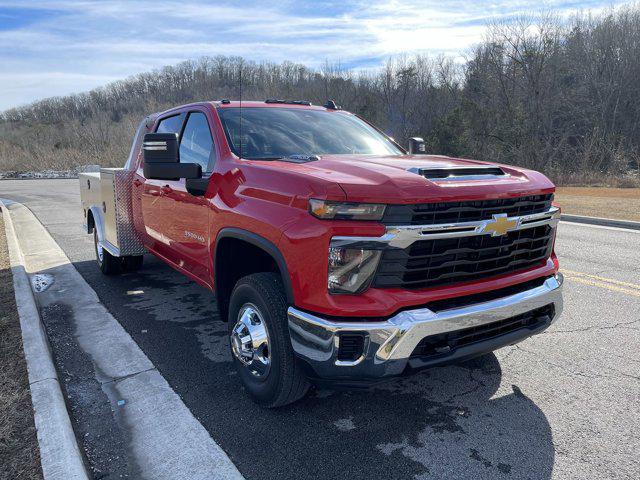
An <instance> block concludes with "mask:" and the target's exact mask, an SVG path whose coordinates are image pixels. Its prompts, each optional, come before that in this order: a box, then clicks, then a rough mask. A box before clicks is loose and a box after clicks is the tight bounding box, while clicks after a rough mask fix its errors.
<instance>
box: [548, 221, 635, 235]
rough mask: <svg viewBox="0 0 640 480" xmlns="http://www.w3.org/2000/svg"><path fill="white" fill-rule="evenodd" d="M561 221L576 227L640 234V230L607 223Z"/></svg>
mask: <svg viewBox="0 0 640 480" xmlns="http://www.w3.org/2000/svg"><path fill="white" fill-rule="evenodd" d="M560 223H562V224H564V225H574V226H576V227H589V228H599V229H602V230H614V231H616V232H626V233H636V234H640V230H633V229H631V228H620V227H607V226H605V225H592V224H590V223H579V222H567V221H565V220H560Z"/></svg>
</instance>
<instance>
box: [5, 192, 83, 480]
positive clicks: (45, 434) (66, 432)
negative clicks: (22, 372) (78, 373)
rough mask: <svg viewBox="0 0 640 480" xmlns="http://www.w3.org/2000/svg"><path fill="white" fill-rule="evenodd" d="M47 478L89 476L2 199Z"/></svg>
mask: <svg viewBox="0 0 640 480" xmlns="http://www.w3.org/2000/svg"><path fill="white" fill-rule="evenodd" d="M0 208H1V209H2V215H3V218H4V223H5V230H6V234H7V244H8V247H9V257H10V262H11V272H12V274H13V288H14V291H15V296H16V305H17V308H18V315H19V317H20V327H21V330H22V343H23V348H24V354H25V359H26V361H27V370H28V372H29V388H30V389H31V402H32V404H33V410H34V420H35V425H36V430H37V436H38V444H39V446H40V463H41V465H42V473H43V476H44V478H45V480H57V479H60V480H66V479H79V480H81V479H88V476H87V471H86V469H85V466H84V462H83V460H82V454H81V453H80V449H79V448H78V443H77V442H76V437H75V434H74V432H73V427H72V425H71V419H70V418H69V413H68V412H67V407H66V404H65V401H64V396H63V395H62V390H61V388H60V384H59V381H58V375H57V373H56V369H55V366H54V364H53V357H52V355H51V348H50V346H49V342H48V340H47V335H46V333H45V331H44V327H43V325H42V322H41V321H40V315H39V313H38V308H37V306H36V302H35V299H34V296H33V291H32V290H31V285H30V283H29V278H28V276H27V273H26V270H25V261H24V257H23V255H22V252H21V250H20V247H19V244H18V239H17V237H16V233H15V229H14V227H13V222H12V220H11V215H10V214H9V210H8V209H7V208H6V206H5V205H4V204H3V203H2V202H1V201H0Z"/></svg>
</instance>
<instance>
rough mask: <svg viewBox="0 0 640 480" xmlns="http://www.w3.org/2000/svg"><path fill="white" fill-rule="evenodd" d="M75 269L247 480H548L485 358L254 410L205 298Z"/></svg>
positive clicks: (511, 391) (146, 273)
mask: <svg viewBox="0 0 640 480" xmlns="http://www.w3.org/2000/svg"><path fill="white" fill-rule="evenodd" d="M74 265H75V267H76V268H77V270H78V271H79V272H80V273H81V275H82V276H83V277H84V278H85V280H86V281H87V282H88V283H89V284H90V285H91V286H92V288H93V289H94V290H95V291H96V293H97V294H98V296H99V297H100V299H101V301H102V302H103V303H104V304H105V306H106V307H107V308H108V309H109V310H110V312H111V313H112V314H113V316H114V317H115V318H116V319H118V321H119V322H120V323H121V324H122V325H123V327H124V328H125V329H126V330H127V332H129V334H130V335H131V336H132V337H133V339H134V340H135V341H136V342H137V343H138V345H139V346H140V347H141V348H142V350H143V351H144V352H145V353H146V355H147V356H148V357H149V358H150V360H151V361H152V362H153V363H154V364H155V366H156V367H157V368H158V370H159V371H160V372H161V373H162V374H163V376H164V377H165V378H166V380H167V381H168V382H169V384H170V385H171V386H172V388H173V389H174V390H175V391H176V392H177V393H178V395H180V397H181V398H182V399H183V401H184V402H185V404H186V405H187V406H188V407H189V409H190V410H191V412H192V413H193V414H194V415H195V417H196V418H197V419H198V420H199V421H200V422H201V423H202V424H203V425H204V427H205V428H206V429H207V430H208V431H209V432H210V434H211V435H212V437H213V438H214V439H215V440H216V442H218V443H219V444H220V446H221V447H222V448H223V449H224V450H225V451H226V452H227V454H228V455H229V456H230V458H231V460H232V461H233V462H234V463H235V464H236V465H237V466H238V468H239V470H240V471H241V472H242V473H243V474H244V475H245V476H246V478H248V479H254V478H255V479H263V478H279V479H289V478H290V479H294V478H295V479H301V478H314V479H317V478H351V479H360V478H362V479H371V478H378V479H392V478H474V479H479V478H536V479H544V478H550V477H551V473H552V469H553V463H554V454H555V453H554V446H553V439H552V433H551V427H550V425H549V422H548V420H547V418H546V417H545V415H544V413H543V412H542V410H540V408H539V407H538V406H537V405H536V404H535V403H534V402H533V401H531V400H530V399H529V398H528V397H527V394H526V392H524V391H522V390H521V388H520V387H518V386H517V385H512V384H510V383H509V382H504V381H503V375H502V370H501V366H500V363H499V362H498V359H497V358H496V356H495V355H494V354H490V355H486V356H484V357H481V358H479V359H476V360H473V361H470V362H466V363H464V364H460V365H455V366H449V367H440V368H434V369H430V370H426V371H423V372H421V373H419V374H417V375H415V376H412V377H405V378H400V379H396V380H393V381H391V382H389V383H385V384H382V385H380V386H377V387H375V388H372V389H370V390H367V391H331V390H313V391H312V392H311V393H310V394H309V395H308V397H307V398H305V399H303V400H302V401H300V402H298V403H296V404H294V405H290V406H287V407H284V408H281V409H278V410H265V409H262V408H260V407H258V406H256V405H255V404H253V403H252V402H251V400H249V398H248V397H247V396H246V394H245V393H244V392H243V391H242V388H241V385H240V381H239V380H238V379H237V378H236V374H235V371H234V369H233V366H232V363H231V356H230V353H229V347H228V344H227V338H226V324H224V323H223V322H220V321H219V318H218V312H217V309H216V306H215V298H214V297H213V295H212V294H211V293H210V292H208V291H206V290H205V289H203V288H201V287H200V286H198V285H196V284H195V283H193V282H191V281H190V280H188V279H187V278H185V277H183V276H182V275H180V274H179V273H177V272H174V271H173V270H172V269H171V268H169V267H167V266H165V265H164V264H163V263H161V262H159V261H157V260H155V259H154V258H152V257H149V256H146V257H145V266H144V267H143V268H142V270H141V271H140V272H138V273H130V274H125V275H122V276H119V277H105V276H103V275H101V274H100V272H99V271H98V269H97V267H96V265H95V263H94V262H93V261H84V262H77V263H75V264H74ZM513 354H514V355H515V354H517V351H515V352H514V353H513ZM59 368H60V367H59Z"/></svg>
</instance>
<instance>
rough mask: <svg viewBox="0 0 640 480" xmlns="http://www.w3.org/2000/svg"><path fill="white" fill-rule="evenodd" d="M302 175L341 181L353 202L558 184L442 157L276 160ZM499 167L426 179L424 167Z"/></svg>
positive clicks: (516, 191) (471, 195)
mask: <svg viewBox="0 0 640 480" xmlns="http://www.w3.org/2000/svg"><path fill="white" fill-rule="evenodd" d="M276 165H277V166H278V167H282V168H283V169H286V170H288V171H296V172H297V173H298V174H306V175H310V176H313V177H315V178H317V179H321V180H324V181H327V182H332V183H335V184H338V185H339V186H340V187H341V188H342V189H343V190H344V192H345V195H346V199H347V200H348V201H352V202H370V203H378V202H379V203H421V202H425V203H426V202H434V201H435V202H437V201H453V200H480V199H484V198H503V197H511V196H520V195H526V194H531V195H535V194H542V193H551V192H553V190H554V185H553V183H551V181H550V180H549V179H547V178H546V177H545V176H544V175H542V174H541V173H539V172H535V171H533V170H527V169H523V168H516V167H511V166H506V165H500V164H496V163H487V162H479V161H476V160H467V159H461V158H451V157H444V156H439V155H414V156H411V155H402V156H375V155H325V156H322V158H320V159H319V160H316V161H310V162H307V163H289V162H286V161H274V162H273V163H272V166H273V167H276ZM464 167H467V168H468V167H496V168H500V169H502V171H503V172H504V173H505V175H501V176H495V177H492V176H489V177H490V178H473V177H467V178H465V177H460V179H447V180H438V179H433V180H430V179H427V178H425V176H423V175H421V174H420V173H419V172H420V170H428V169H455V168H464Z"/></svg>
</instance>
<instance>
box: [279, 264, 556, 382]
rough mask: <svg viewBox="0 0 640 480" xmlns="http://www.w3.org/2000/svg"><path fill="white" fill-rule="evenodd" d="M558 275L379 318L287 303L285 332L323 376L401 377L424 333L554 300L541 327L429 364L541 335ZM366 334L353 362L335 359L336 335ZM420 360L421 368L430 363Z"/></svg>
mask: <svg viewBox="0 0 640 480" xmlns="http://www.w3.org/2000/svg"><path fill="white" fill-rule="evenodd" d="M562 283H563V278H562V274H558V275H557V276H555V277H550V278H548V279H547V280H545V282H544V283H543V284H542V285H540V286H538V287H535V288H532V289H530V290H525V291H522V292H519V293H516V294H513V295H509V296H507V297H503V298H499V299H496V300H491V301H487V302H482V303H476V304H473V305H469V306H465V307H460V308H453V309H449V310H441V311H438V312H434V311H432V310H429V309H428V308H418V309H415V310H405V311H402V312H400V313H398V314H396V315H394V316H393V317H391V318H388V319H387V320H384V321H380V322H353V321H352V322H348V321H333V320H328V319H324V318H321V317H318V316H316V315H312V314H310V313H306V312H302V311H300V310H297V309H296V308H293V307H289V311H288V316H289V333H290V336H291V344H292V346H293V349H294V351H295V352H296V354H297V355H298V356H299V357H300V358H301V359H302V360H304V361H305V362H306V363H307V364H308V365H309V366H310V367H311V368H312V370H313V374H314V375H315V376H317V377H319V378H326V379H358V378H361V379H377V378H383V377H388V376H394V375H399V374H401V373H403V372H404V370H405V369H406V368H407V365H408V364H409V361H410V357H411V354H412V352H413V351H414V350H415V348H416V346H417V345H418V343H419V342H420V341H421V340H422V339H423V338H425V337H429V336H432V335H438V334H442V333H447V332H453V331H456V330H462V329H467V328H471V327H476V326H479V325H485V324H489V323H493V322H497V321H500V320H506V319H509V318H512V317H515V316H517V315H521V314H524V313H527V312H530V311H532V310H535V309H537V308H541V307H544V306H547V305H549V304H553V305H554V307H555V314H554V316H553V318H550V321H549V322H547V323H546V324H545V325H544V326H542V327H540V328H537V329H535V330H529V329H527V328H523V329H521V330H518V331H516V332H512V333H509V334H505V335H503V336H500V337H496V338H492V339H491V340H490V341H489V340H487V341H484V342H483V341H481V342H477V343H475V344H473V345H469V346H465V347H461V348H460V349H459V350H460V351H455V350H454V351H452V352H449V353H447V354H446V355H442V356H439V357H438V358H437V359H434V361H432V362H427V363H428V365H439V364H443V363H450V362H453V361H456V360H461V359H463V358H468V357H471V356H474V355H478V354H481V353H484V352H488V351H491V350H495V349H496V348H500V347H503V346H506V345H510V344H513V343H517V342H519V341H521V340H524V339H525V338H527V337H529V336H531V335H534V334H536V333H540V332H541V331H542V330H544V329H545V328H547V327H548V326H549V325H550V324H551V323H552V322H554V321H555V320H556V319H557V318H558V316H559V315H560V313H561V312H562ZM346 333H360V334H364V349H363V354H362V355H361V356H360V358H358V359H356V360H354V361H341V360H339V359H338V349H339V347H340V335H341V334H346ZM427 363H425V362H422V365H421V366H428V365H427Z"/></svg>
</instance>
